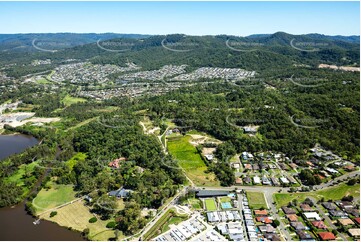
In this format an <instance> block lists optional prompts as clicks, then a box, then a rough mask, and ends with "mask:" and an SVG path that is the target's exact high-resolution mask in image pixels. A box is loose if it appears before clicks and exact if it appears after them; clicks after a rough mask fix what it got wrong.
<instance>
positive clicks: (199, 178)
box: [167, 136, 219, 186]
mask: <svg viewBox="0 0 361 242" xmlns="http://www.w3.org/2000/svg"><path fill="white" fill-rule="evenodd" d="M190 139H191V137H190V136H180V137H172V138H168V142H167V146H168V151H169V152H170V154H171V155H172V156H173V157H174V159H176V160H177V161H178V164H179V165H180V166H181V167H182V168H183V169H184V171H185V172H186V174H187V176H188V177H189V178H190V179H191V180H192V181H193V182H194V183H195V184H196V185H197V186H219V181H217V180H216V178H215V175H214V174H213V173H206V170H207V166H206V164H205V163H204V161H203V160H202V158H201V156H200V155H199V153H198V152H197V150H196V148H195V147H194V146H193V145H191V144H190V143H189V140H190Z"/></svg>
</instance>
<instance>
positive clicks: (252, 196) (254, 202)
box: [247, 192, 268, 209]
mask: <svg viewBox="0 0 361 242" xmlns="http://www.w3.org/2000/svg"><path fill="white" fill-rule="evenodd" d="M247 198H248V203H249V207H250V208H252V209H260V208H268V206H267V202H266V199H265V196H264V193H262V192H247Z"/></svg>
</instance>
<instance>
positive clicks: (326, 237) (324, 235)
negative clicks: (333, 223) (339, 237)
mask: <svg viewBox="0 0 361 242" xmlns="http://www.w3.org/2000/svg"><path fill="white" fill-rule="evenodd" d="M318 236H320V238H321V240H324V241H325V240H335V239H336V237H335V235H334V234H333V233H331V232H320V233H318Z"/></svg>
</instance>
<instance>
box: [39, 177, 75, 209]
mask: <svg viewBox="0 0 361 242" xmlns="http://www.w3.org/2000/svg"><path fill="white" fill-rule="evenodd" d="M48 184H49V185H50V186H51V188H50V189H48V190H46V189H44V188H43V189H41V191H40V192H39V193H38V195H37V196H36V197H35V198H34V200H33V205H34V207H35V208H36V212H37V214H39V213H41V212H44V211H46V210H48V209H51V208H55V207H57V206H59V205H62V204H64V203H67V202H70V201H72V200H74V199H76V198H75V192H74V190H73V187H72V186H68V185H57V184H54V183H52V182H49V183H48Z"/></svg>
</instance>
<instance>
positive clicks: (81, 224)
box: [40, 201, 123, 240]
mask: <svg viewBox="0 0 361 242" xmlns="http://www.w3.org/2000/svg"><path fill="white" fill-rule="evenodd" d="M57 212H58V214H57V215H55V216H54V217H52V218H50V216H49V215H50V211H49V212H47V213H45V214H42V215H41V216H40V217H41V218H43V219H46V220H49V221H52V222H55V223H57V224H59V225H60V226H64V227H71V228H72V229H74V230H77V231H80V232H82V231H83V230H84V229H86V228H89V239H91V240H108V238H112V237H114V231H112V230H110V229H107V228H106V224H107V223H108V222H109V221H110V220H109V221H103V220H100V219H99V218H98V221H97V222H95V223H89V219H90V218H92V217H94V215H93V214H92V213H90V212H89V208H88V207H86V206H85V205H84V204H83V201H77V202H74V203H72V204H69V205H67V206H65V207H62V208H59V209H57ZM121 238H123V236H122V235H121V236H120V239H121Z"/></svg>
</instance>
